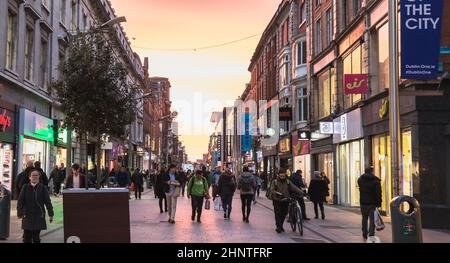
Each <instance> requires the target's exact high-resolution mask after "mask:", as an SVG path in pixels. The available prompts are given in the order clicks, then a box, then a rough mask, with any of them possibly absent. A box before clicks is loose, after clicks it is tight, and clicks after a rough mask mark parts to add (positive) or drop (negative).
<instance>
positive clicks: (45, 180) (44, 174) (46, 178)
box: [37, 168, 49, 187]
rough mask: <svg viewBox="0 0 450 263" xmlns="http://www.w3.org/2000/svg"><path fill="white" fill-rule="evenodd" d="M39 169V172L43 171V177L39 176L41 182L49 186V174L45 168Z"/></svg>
mask: <svg viewBox="0 0 450 263" xmlns="http://www.w3.org/2000/svg"><path fill="white" fill-rule="evenodd" d="M37 170H38V171H39V173H41V177H39V182H40V183H41V184H44V185H45V186H47V187H48V181H49V180H48V177H47V174H46V173H45V172H44V170H42V168H38V169H37Z"/></svg>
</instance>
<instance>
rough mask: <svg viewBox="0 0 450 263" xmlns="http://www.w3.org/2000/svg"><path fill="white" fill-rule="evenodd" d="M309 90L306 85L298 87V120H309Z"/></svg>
mask: <svg viewBox="0 0 450 263" xmlns="http://www.w3.org/2000/svg"><path fill="white" fill-rule="evenodd" d="M308 114H309V112H308V91H307V89H306V87H302V88H298V89H297V121H298V122H306V121H308Z"/></svg>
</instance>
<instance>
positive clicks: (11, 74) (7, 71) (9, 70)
mask: <svg viewBox="0 0 450 263" xmlns="http://www.w3.org/2000/svg"><path fill="white" fill-rule="evenodd" d="M5 73H6V74H8V75H10V76H11V77H13V78H15V79H18V78H19V74H18V73H17V72H15V71H14V70H12V69H8V68H6V67H5Z"/></svg>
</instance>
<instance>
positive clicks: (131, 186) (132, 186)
mask: <svg viewBox="0 0 450 263" xmlns="http://www.w3.org/2000/svg"><path fill="white" fill-rule="evenodd" d="M130 191H134V183H131V185H130Z"/></svg>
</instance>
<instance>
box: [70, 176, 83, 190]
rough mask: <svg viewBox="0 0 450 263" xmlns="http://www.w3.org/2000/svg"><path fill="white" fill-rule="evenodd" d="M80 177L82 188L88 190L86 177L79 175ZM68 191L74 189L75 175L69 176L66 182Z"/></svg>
mask: <svg viewBox="0 0 450 263" xmlns="http://www.w3.org/2000/svg"><path fill="white" fill-rule="evenodd" d="M78 176H79V177H80V188H86V176H85V175H84V174H79V175H78ZM65 187H66V189H72V188H73V175H72V174H71V175H69V177H67V181H66V186H65Z"/></svg>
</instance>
